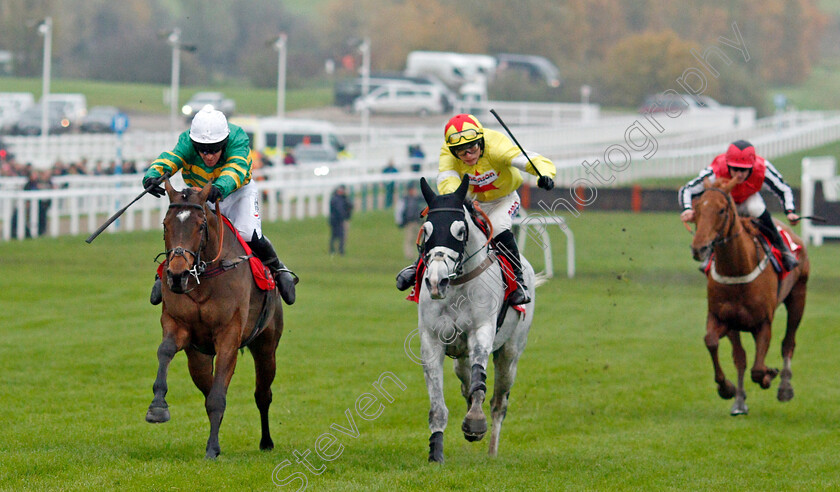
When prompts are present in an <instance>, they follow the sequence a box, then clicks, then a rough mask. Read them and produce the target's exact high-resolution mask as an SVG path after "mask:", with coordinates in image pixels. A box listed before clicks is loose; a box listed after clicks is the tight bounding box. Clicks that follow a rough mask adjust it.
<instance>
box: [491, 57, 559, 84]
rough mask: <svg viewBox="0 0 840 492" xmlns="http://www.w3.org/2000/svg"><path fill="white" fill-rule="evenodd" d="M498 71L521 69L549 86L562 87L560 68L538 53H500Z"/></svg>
mask: <svg viewBox="0 0 840 492" xmlns="http://www.w3.org/2000/svg"><path fill="white" fill-rule="evenodd" d="M496 60H497V61H498V63H499V64H498V67H497V71H499V72H501V71H504V70H519V71H523V72H525V73H527V74H528V78H530V79H531V80H532V81H542V82H544V83H545V84H546V85H548V86H549V87H560V83H561V82H562V79H561V78H560V70H559V69H558V68H557V66H556V65H554V64H553V63H551V61H549V60H548V58H545V57H543V56H537V55H516V54H512V53H499V54H498V55H496Z"/></svg>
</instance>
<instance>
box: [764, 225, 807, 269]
mask: <svg viewBox="0 0 840 492" xmlns="http://www.w3.org/2000/svg"><path fill="white" fill-rule="evenodd" d="M758 221H759V222H760V223H761V226H762V227H761V229H762V230H763V231H764V233H765V234H767V235H768V236H769V237H770V241H772V242H773V246H775V247H776V248H777V249H778V250H779V251H781V252H782V266H783V267H785V270H787V271H791V270H793V269H794V268H796V267H797V266H799V260H797V259H796V255H794V254H793V252H791V250H789V249H788V247H787V246H786V245H785V242H784V241H783V240H782V235H781V234H779V230H778V229H776V224H774V223H773V219H772V218H771V217H770V211H769V210H765V211H764V213H763V214H761V215H759V216H758Z"/></svg>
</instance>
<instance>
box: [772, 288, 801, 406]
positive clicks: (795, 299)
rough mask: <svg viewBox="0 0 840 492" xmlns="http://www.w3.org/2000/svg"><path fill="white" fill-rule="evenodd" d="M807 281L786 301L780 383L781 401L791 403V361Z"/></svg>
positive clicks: (789, 295)
mask: <svg viewBox="0 0 840 492" xmlns="http://www.w3.org/2000/svg"><path fill="white" fill-rule="evenodd" d="M806 281H807V279H803V278H800V279H799V281H797V283H796V285H794V286H793V289H792V290H791V291H790V294H788V296H787V299H785V308H786V309H787V328H786V330H785V338H784V340H782V362H783V364H784V365H783V367H782V380H781V382H780V383H779V392H778V395H777V397H778V399H779V401H790V400H791V399H793V385H792V384H791V382H790V380H791V378H793V372H792V371H791V361H792V360H793V350H794V349H795V348H796V330H797V329H798V328H799V323H800V322H801V321H802V314H803V313H804V312H805V285H806Z"/></svg>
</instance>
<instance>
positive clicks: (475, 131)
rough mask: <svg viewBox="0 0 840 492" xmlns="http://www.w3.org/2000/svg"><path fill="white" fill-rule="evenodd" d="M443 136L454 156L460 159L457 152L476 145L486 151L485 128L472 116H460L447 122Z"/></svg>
mask: <svg viewBox="0 0 840 492" xmlns="http://www.w3.org/2000/svg"><path fill="white" fill-rule="evenodd" d="M443 136H444V139H445V140H446V146H447V147H448V148H449V151H450V152H452V155H454V156H455V157H458V156H457V154H456V152H458V151H459V150H462V149H468V148H470V147H472V146H473V145H475V144H476V143H477V144H479V145H480V146H481V150H482V152H483V151H484V127H483V126H481V123H479V121H478V118H476V117H475V116H473V115H471V114H464V113H462V114H458V115H455V116H453V117H452V118H450V119H449V121H447V122H446V126H445V127H444V129H443Z"/></svg>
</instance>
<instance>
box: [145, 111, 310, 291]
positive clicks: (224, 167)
mask: <svg viewBox="0 0 840 492" xmlns="http://www.w3.org/2000/svg"><path fill="white" fill-rule="evenodd" d="M250 152H251V149H250V140H249V139H248V135H247V134H246V133H245V131H244V130H243V129H242V128H240V127H238V126H236V125H232V124H230V123H228V121H227V118H226V117H225V115H224V113H222V112H221V111H217V110H215V109H213V108H212V107H209V106H207V107H205V108H204V109H202V110H201V111H199V112H198V113H196V115H195V117H194V118H193V121H192V124H191V125H190V129H189V130H188V131H185V132H184V133H182V134H181V135H180V136H179V137H178V143H177V144H175V148H174V149H172V150H170V151H166V152H163V153H161V154H160V156H159V157H158V158H157V159H155V160H154V161H152V163H151V165H150V166H149V169H148V170H147V171H146V174H145V175H144V176H143V187H144V188H146V190H147V191H148V192H149V193H151V194H152V195H155V196H158V197H160V196H162V195H163V193H164V190H163V188H161V186H160V183H161V177H162V176H163V175H165V174H168V175H169V176H172V175H174V174H175V173H176V172H178V171H181V176H182V177H183V178H184V182H185V183H186V184H187V185H188V186H194V187H198V188H203V187H204V186H205V185H207V183H210V182H212V189H211V190H210V194H209V195H208V197H207V201H208V202H210V203H212V204H214V205H216V204H218V207H219V211H220V212H221V213H223V214H224V215H225V216H226V217H227V218H228V219H229V220H230V222H231V224H233V226H234V228H236V230H237V231H238V232H239V234H240V235H241V236H242V238H243V239H244V240H245V241H247V242H248V246H250V248H251V249H252V250H253V253H254V255H256V256H257V257H258V258H259V259H260V260H262V262H263V263H264V264H265V266H267V267H268V268H269V270H271V273H272V274H273V275H274V278H275V280H276V282H277V285H278V287H279V289H280V295H281V297H283V300H284V301H285V302H286V303H287V304H293V303H294V302H295V284H296V283H297V276H296V275H295V276H294V278H293V275H294V274H293V273H292V272H291V270H289V269H288V268H286V266H285V265H284V264H283V262H281V261H280V259H279V258H278V257H277V252H276V251H275V250H274V246H273V245H272V244H271V242H270V241H269V240H268V238H267V237H265V236H263V233H262V219H261V217H260V191H259V190H258V189H257V186H256V184H255V183H252V182H251V165H252V161H251V157H250ZM161 296H162V292H161V282H160V279H157V280H156V281H155V286H154V287H153V288H152V295H151V297H150V301H151V303H152V304H158V303H160V302H161V300H162V297H161Z"/></svg>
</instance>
